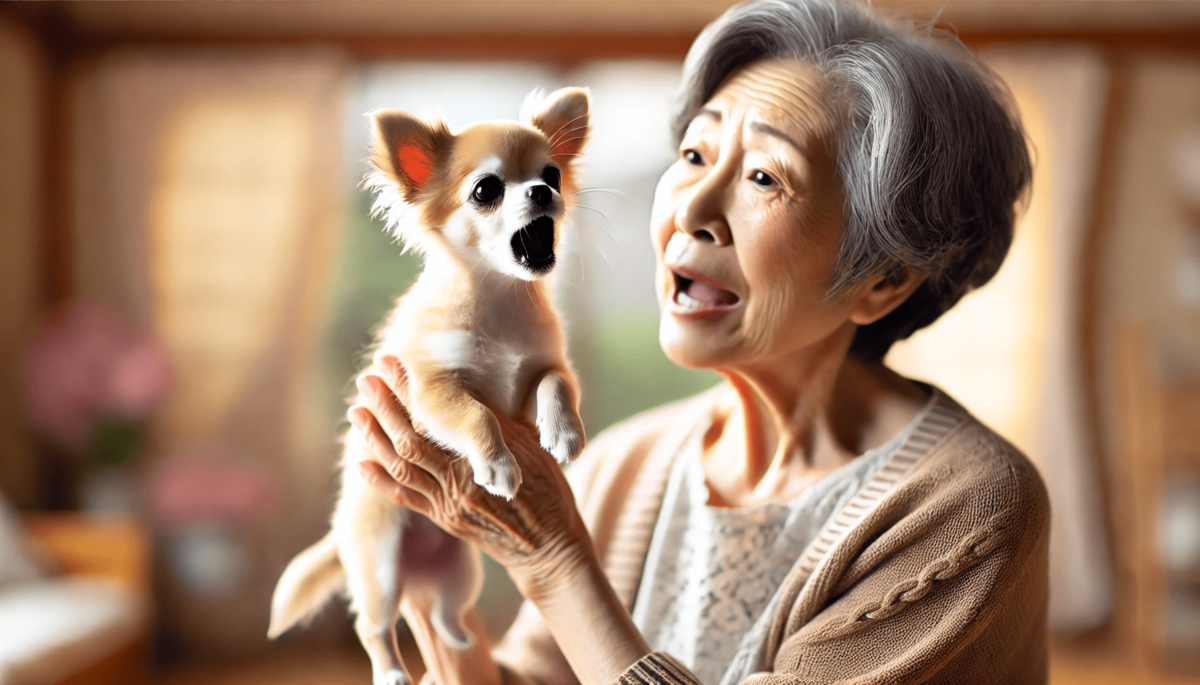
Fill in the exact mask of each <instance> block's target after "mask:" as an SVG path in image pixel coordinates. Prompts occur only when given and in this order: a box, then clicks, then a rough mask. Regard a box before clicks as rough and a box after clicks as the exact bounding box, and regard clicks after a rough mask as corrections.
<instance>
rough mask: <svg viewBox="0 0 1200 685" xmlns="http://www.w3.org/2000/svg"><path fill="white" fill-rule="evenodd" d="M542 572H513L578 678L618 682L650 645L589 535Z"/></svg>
mask: <svg viewBox="0 0 1200 685" xmlns="http://www.w3.org/2000/svg"><path fill="white" fill-rule="evenodd" d="M554 559H555V561H556V563H555V564H554V566H553V568H552V569H547V570H546V571H545V572H544V573H534V572H532V569H530V572H529V573H528V574H522V577H521V578H520V579H519V580H518V579H517V578H514V582H516V583H517V587H518V589H520V590H521V592H522V594H523V595H524V596H525V598H526V599H528V600H529V601H530V602H532V603H533V604H534V606H536V607H537V608H538V612H539V613H540V614H541V615H542V618H543V619H544V620H545V621H546V627H547V628H548V629H549V631H550V634H551V635H552V636H553V637H554V641H555V643H557V644H558V647H559V650H560V651H561V652H562V654H563V656H565V657H566V659H567V661H568V662H569V663H570V664H571V669H572V670H573V671H574V672H575V675H576V677H578V679H579V681H580V683H582V684H583V685H593V684H595V685H599V684H604V685H607V684H608V683H612V682H615V681H616V680H617V678H618V677H619V676H620V675H621V674H622V673H624V672H625V671H626V670H627V669H628V668H629V667H630V666H632V665H633V664H634V663H636V662H637V661H638V660H639V659H641V658H642V657H644V656H646V655H647V654H649V653H650V647H649V646H648V645H647V643H646V640H645V638H644V637H642V634H641V632H640V631H638V629H637V627H636V626H635V625H634V623H633V619H632V618H631V617H630V616H629V611H628V609H627V608H626V607H625V605H624V604H623V603H622V602H621V600H620V598H618V597H617V594H616V592H615V591H614V590H613V588H612V585H611V584H610V583H609V581H608V576H606V575H605V573H604V569H603V567H602V566H601V564H600V562H599V559H598V557H597V556H596V554H595V551H594V548H593V547H592V544H591V538H590V537H584V538H582V539H581V540H579V541H577V543H576V545H574V546H572V547H569V548H564V549H563V550H562V551H561V552H560V553H559V555H558V556H556V557H554Z"/></svg>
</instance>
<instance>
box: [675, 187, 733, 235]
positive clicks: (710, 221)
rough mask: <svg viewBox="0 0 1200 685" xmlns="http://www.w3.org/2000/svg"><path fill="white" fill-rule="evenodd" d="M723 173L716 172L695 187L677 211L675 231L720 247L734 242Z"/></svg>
mask: <svg viewBox="0 0 1200 685" xmlns="http://www.w3.org/2000/svg"><path fill="white" fill-rule="evenodd" d="M720 176H721V174H718V173H717V170H716V169H713V170H712V172H710V173H709V175H708V176H706V177H705V178H704V180H703V181H701V182H700V183H697V184H696V185H694V186H692V188H691V189H690V190H691V195H689V196H687V197H686V198H685V199H684V200H683V202H682V203H681V204H680V206H679V209H678V210H677V211H676V212H675V230H676V231H679V232H680V233H687V234H688V235H690V236H691V237H692V238H694V239H696V240H699V241H700V242H704V243H715V244H716V245H717V246H719V247H720V246H724V245H728V244H729V243H731V242H733V236H732V235H731V234H730V232H729V224H728V223H727V221H726V218H725V188H724V183H723V182H722V180H721V178H720Z"/></svg>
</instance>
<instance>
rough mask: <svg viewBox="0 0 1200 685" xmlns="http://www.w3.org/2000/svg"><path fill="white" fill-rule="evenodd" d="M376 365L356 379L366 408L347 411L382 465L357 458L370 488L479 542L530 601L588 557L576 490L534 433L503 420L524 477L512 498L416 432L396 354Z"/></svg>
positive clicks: (588, 545) (588, 541)
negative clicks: (377, 371)
mask: <svg viewBox="0 0 1200 685" xmlns="http://www.w3.org/2000/svg"><path fill="white" fill-rule="evenodd" d="M380 366H381V367H382V369H381V370H382V372H383V375H382V377H381V376H376V375H365V376H363V377H361V378H360V380H359V389H360V390H361V391H362V395H363V397H364V398H366V402H367V404H366V406H357V405H356V406H354V407H351V408H350V411H349V418H350V421H351V423H353V424H354V426H355V427H356V428H357V429H358V430H359V431H361V432H362V433H363V434H364V435H365V436H366V438H367V441H368V443H369V444H370V446H371V449H372V452H373V453H374V457H375V460H376V461H364V462H361V463H360V464H359V468H360V470H361V472H362V474H363V477H364V478H366V479H367V481H368V482H370V483H371V485H373V486H374V487H376V488H377V489H379V491H380V492H382V493H383V494H384V495H385V496H387V497H388V498H389V499H390V500H391V501H393V502H395V503H396V504H398V505H400V506H403V507H406V508H408V509H412V510H413V511H416V512H418V513H420V514H422V515H423V516H426V517H427V518H429V519H430V520H431V521H433V522H434V523H435V524H436V525H437V526H438V527H439V528H441V529H442V530H443V531H445V532H446V533H449V534H450V535H453V536H455V537H457V538H460V539H462V540H465V541H468V542H471V543H474V544H475V545H477V546H478V547H479V548H480V549H482V550H483V551H484V552H486V553H487V554H488V556H490V557H492V558H493V559H495V560H496V561H497V562H499V563H500V564H501V565H502V566H504V567H505V569H507V570H508V572H509V575H510V576H511V577H512V579H513V582H514V583H516V585H517V587H518V589H519V590H520V591H521V592H522V594H524V595H525V596H526V597H527V598H530V599H533V598H534V597H536V596H537V595H538V594H539V593H540V592H542V591H544V590H545V589H547V588H549V587H552V586H553V585H554V584H555V583H558V582H561V581H562V580H563V579H565V578H566V577H569V576H570V574H571V573H572V572H574V571H575V570H577V569H578V568H579V566H580V565H581V564H587V563H589V561H588V560H589V556H590V555H591V554H592V550H591V539H590V538H589V537H588V534H587V531H586V529H585V527H584V525H583V522H582V520H581V518H580V516H579V512H578V510H577V509H576V506H575V498H574V495H573V494H572V493H571V488H570V486H569V485H568V483H567V480H566V477H565V476H564V474H563V472H562V468H561V467H560V466H559V465H558V463H557V462H556V461H555V460H554V458H553V457H552V456H551V455H550V454H548V453H547V452H545V451H544V450H543V449H542V447H541V445H540V444H539V440H538V434H537V431H536V430H535V429H533V428H531V427H529V426H526V425H523V424H521V423H518V422H515V421H512V420H510V419H507V418H505V417H503V416H497V419H498V420H499V422H500V427H501V430H502V432H503V435H504V441H505V443H506V444H507V445H508V447H509V449H510V450H512V453H513V455H514V456H515V457H516V458H517V462H518V464H519V466H520V468H521V474H522V482H521V487H520V489H519V490H518V491H517V494H516V497H515V498H514V499H513V500H512V501H506V500H505V499H504V498H502V497H496V496H494V495H491V494H489V493H488V492H487V491H485V490H484V489H483V488H482V487H481V486H479V485H477V484H476V483H475V481H474V476H473V474H472V471H471V466H470V464H469V463H468V462H467V460H466V459H464V458H461V457H458V456H455V455H453V454H450V453H447V452H445V451H444V450H442V449H441V448H439V447H438V446H437V445H435V444H433V443H431V442H429V441H428V440H426V439H425V438H423V437H422V436H421V435H420V434H419V432H418V430H417V429H416V428H414V426H413V423H412V421H411V420H410V418H409V415H408V412H407V411H406V410H405V408H404V402H405V400H406V399H407V397H408V383H407V379H406V377H405V374H404V370H403V368H401V367H400V365H399V363H398V362H397V360H396V359H394V358H391V357H385V358H384V359H383V360H382V361H381V364H380Z"/></svg>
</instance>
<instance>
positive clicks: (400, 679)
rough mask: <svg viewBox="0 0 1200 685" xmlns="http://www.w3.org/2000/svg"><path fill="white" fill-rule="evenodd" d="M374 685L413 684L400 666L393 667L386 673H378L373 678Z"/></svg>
mask: <svg viewBox="0 0 1200 685" xmlns="http://www.w3.org/2000/svg"><path fill="white" fill-rule="evenodd" d="M371 682H372V684H373V685H412V681H411V680H409V679H408V676H407V675H405V674H404V671H401V670H400V669H398V668H393V669H391V670H389V671H386V672H384V673H376V674H375V677H373V678H371Z"/></svg>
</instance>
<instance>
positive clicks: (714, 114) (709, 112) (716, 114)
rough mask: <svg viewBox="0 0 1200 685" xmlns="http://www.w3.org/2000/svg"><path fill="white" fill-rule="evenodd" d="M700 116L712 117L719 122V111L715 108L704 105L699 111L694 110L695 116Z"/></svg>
mask: <svg viewBox="0 0 1200 685" xmlns="http://www.w3.org/2000/svg"><path fill="white" fill-rule="evenodd" d="M701 116H703V117H707V118H709V119H712V120H713V121H715V122H717V123H718V124H719V123H721V113H720V112H718V111H717V110H715V109H710V108H708V107H705V108H703V109H701V110H700V111H699V112H696V117H701Z"/></svg>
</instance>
